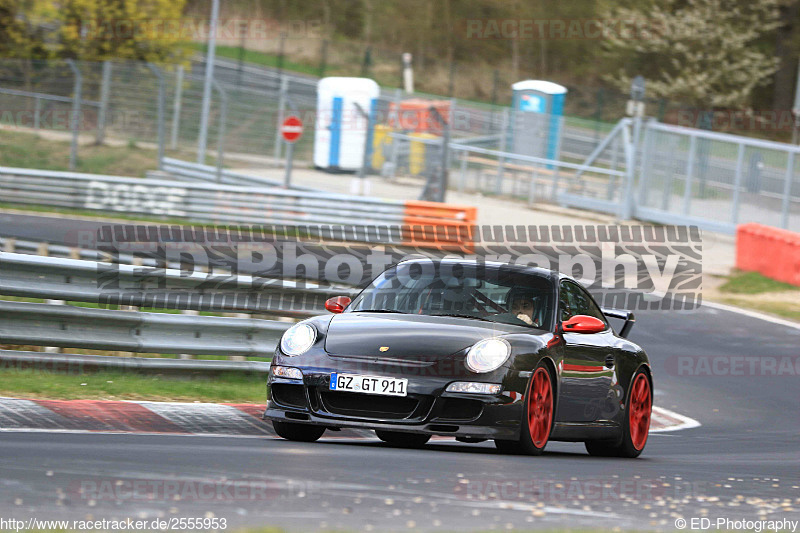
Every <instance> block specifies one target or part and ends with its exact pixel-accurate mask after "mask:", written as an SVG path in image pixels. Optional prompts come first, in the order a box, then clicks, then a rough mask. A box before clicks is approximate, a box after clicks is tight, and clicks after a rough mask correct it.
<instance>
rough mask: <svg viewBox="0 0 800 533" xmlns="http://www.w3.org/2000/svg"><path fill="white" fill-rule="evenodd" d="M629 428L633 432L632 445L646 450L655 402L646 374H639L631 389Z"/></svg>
mask: <svg viewBox="0 0 800 533" xmlns="http://www.w3.org/2000/svg"><path fill="white" fill-rule="evenodd" d="M628 403H629V406H628V426H629V427H630V431H631V444H633V447H634V448H636V449H637V450H641V449H642V448H644V445H645V443H646V442H647V435H648V433H649V432H650V413H651V411H652V408H653V400H652V396H651V394H650V382H649V381H648V380H647V377H646V376H645V375H644V374H639V375H638V376H636V379H635V380H634V382H633V386H632V387H631V398H630V401H629V402H628Z"/></svg>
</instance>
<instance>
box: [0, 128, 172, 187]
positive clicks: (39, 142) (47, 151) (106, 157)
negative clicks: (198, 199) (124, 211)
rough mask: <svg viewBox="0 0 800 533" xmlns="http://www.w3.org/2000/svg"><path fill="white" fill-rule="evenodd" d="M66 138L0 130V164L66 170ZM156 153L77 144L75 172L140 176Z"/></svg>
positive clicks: (154, 164) (154, 161)
mask: <svg viewBox="0 0 800 533" xmlns="http://www.w3.org/2000/svg"><path fill="white" fill-rule="evenodd" d="M69 151H70V143H69V141H66V140H64V141H61V140H52V139H46V138H43V137H41V136H39V135H37V134H35V133H26V132H21V131H6V130H0V165H1V166H6V167H21V168H39V169H44V170H67V169H68V167H69ZM157 159H158V153H157V152H156V151H155V150H150V149H147V148H138V147H136V146H135V145H132V144H129V145H127V146H105V145H104V146H94V145H92V146H87V145H83V146H80V147H79V148H78V161H77V168H76V169H75V170H76V171H77V172H89V173H92V174H113V175H117V176H137V177H143V176H144V175H145V172H147V171H148V170H153V169H155V168H158V160H157Z"/></svg>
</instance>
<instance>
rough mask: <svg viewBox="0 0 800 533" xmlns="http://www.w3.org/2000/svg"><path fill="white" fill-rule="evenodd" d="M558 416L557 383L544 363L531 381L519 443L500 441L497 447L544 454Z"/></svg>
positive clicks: (530, 453) (516, 451) (515, 441)
mask: <svg viewBox="0 0 800 533" xmlns="http://www.w3.org/2000/svg"><path fill="white" fill-rule="evenodd" d="M554 416H555V382H554V380H553V373H552V372H551V371H550V367H549V366H548V365H547V364H546V363H544V362H542V363H539V366H537V367H536V370H534V371H533V375H532V376H531V379H530V381H529V382H528V390H527V392H526V394H525V406H524V408H523V412H522V424H521V428H520V436H519V440H500V439H497V440H495V441H494V445H495V447H496V448H497V449H498V450H499V451H500V452H502V453H512V454H521V455H541V454H542V452H543V451H544V448H545V446H547V442H548V441H549V440H550V433H551V432H552V431H553V421H554Z"/></svg>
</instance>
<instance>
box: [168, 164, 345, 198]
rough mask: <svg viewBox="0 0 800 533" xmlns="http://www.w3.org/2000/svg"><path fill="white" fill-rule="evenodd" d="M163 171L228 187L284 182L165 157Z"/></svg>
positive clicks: (301, 188) (182, 177) (294, 188)
mask: <svg viewBox="0 0 800 533" xmlns="http://www.w3.org/2000/svg"><path fill="white" fill-rule="evenodd" d="M161 170H163V171H164V172H167V173H169V174H170V176H173V177H174V178H176V179H179V180H187V181H201V182H207V183H222V184H226V185H247V186H251V185H255V186H259V187H283V182H282V181H278V180H271V179H269V178H264V177H262V176H253V175H251V174H244V173H242V172H233V171H230V170H224V169H223V170H221V171H218V169H217V168H215V167H212V166H210V165H201V164H200V163H190V162H188V161H182V160H180V159H174V158H171V157H165V158H164V159H163V160H162V162H161ZM290 189H291V190H296V191H316V192H321V191H320V190H319V189H312V188H310V187H300V186H297V185H292V186H291V187H290ZM327 194H329V195H330V196H331V197H333V196H337V195H336V194H334V193H327Z"/></svg>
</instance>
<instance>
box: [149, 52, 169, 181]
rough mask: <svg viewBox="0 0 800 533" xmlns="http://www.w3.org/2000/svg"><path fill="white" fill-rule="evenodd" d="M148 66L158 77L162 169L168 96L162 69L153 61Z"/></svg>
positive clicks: (159, 139) (159, 156)
mask: <svg viewBox="0 0 800 533" xmlns="http://www.w3.org/2000/svg"><path fill="white" fill-rule="evenodd" d="M147 68H149V69H150V71H151V72H152V73H153V74H154V75H155V77H156V78H158V119H157V120H158V168H159V169H161V168H162V166H163V162H164V148H165V147H164V143H165V142H166V140H165V139H164V100H165V99H166V97H167V91H166V87H165V85H164V74H163V73H162V72H161V69H160V68H158V67H157V66H155V65H153V64H152V63H148V64H147Z"/></svg>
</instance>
